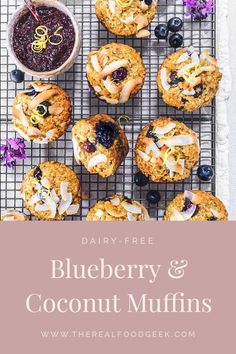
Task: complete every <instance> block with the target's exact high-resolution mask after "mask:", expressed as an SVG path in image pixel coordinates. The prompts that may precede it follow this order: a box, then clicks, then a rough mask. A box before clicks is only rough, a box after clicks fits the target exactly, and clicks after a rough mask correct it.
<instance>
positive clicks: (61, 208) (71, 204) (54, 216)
mask: <svg viewBox="0 0 236 354" xmlns="http://www.w3.org/2000/svg"><path fill="white" fill-rule="evenodd" d="M21 195H22V198H23V200H24V203H25V207H26V208H27V209H28V210H29V211H30V212H31V214H32V215H34V216H36V217H37V218H38V219H40V220H63V219H64V218H65V216H66V215H74V214H77V212H78V210H79V203H80V182H79V180H78V178H77V176H76V174H75V173H74V171H72V170H71V169H70V168H69V167H67V166H66V165H64V164H62V163H59V162H52V161H50V162H49V161H47V162H44V163H41V164H39V165H38V166H36V167H34V168H32V169H31V170H30V171H29V172H28V173H27V174H26V176H25V178H24V180H23V183H22V187H21Z"/></svg>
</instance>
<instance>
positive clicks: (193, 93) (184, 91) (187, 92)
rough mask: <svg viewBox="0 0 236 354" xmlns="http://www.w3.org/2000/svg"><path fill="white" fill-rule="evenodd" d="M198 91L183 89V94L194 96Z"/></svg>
mask: <svg viewBox="0 0 236 354" xmlns="http://www.w3.org/2000/svg"><path fill="white" fill-rule="evenodd" d="M195 93H196V91H195V90H194V89H192V90H183V91H182V95H185V96H194V95H195Z"/></svg>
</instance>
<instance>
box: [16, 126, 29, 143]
mask: <svg viewBox="0 0 236 354" xmlns="http://www.w3.org/2000/svg"><path fill="white" fill-rule="evenodd" d="M14 129H15V131H16V132H17V133H19V134H20V135H21V136H22V138H24V139H25V140H26V141H30V138H29V137H28V135H26V134H25V133H24V132H23V130H21V129H20V128H19V127H14Z"/></svg>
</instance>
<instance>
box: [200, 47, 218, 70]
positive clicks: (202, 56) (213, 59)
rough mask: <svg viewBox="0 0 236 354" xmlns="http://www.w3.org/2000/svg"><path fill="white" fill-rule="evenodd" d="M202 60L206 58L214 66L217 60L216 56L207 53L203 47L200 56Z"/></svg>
mask: <svg viewBox="0 0 236 354" xmlns="http://www.w3.org/2000/svg"><path fill="white" fill-rule="evenodd" d="M200 58H201V59H202V60H207V61H208V62H209V63H210V64H212V65H214V66H216V65H217V60H216V58H213V57H211V56H210V55H209V51H208V49H205V50H204V51H203V52H202V54H201V57H200Z"/></svg>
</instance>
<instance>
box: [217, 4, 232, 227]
mask: <svg viewBox="0 0 236 354" xmlns="http://www.w3.org/2000/svg"><path fill="white" fill-rule="evenodd" d="M219 1H220V0H219ZM228 3H229V21H228V25H229V30H230V32H229V33H230V42H229V43H230V52H231V53H230V56H231V74H232V91H231V95H230V98H229V101H228V120H229V127H230V133H229V142H230V144H229V146H230V149H229V150H230V151H229V170H230V171H229V172H230V210H229V211H230V219H231V220H232V219H233V220H236V39H235V38H236V37H235V36H236V1H232V0H228ZM222 183H224V181H222Z"/></svg>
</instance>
